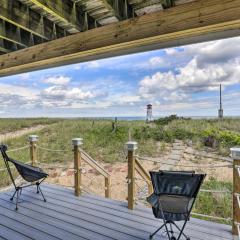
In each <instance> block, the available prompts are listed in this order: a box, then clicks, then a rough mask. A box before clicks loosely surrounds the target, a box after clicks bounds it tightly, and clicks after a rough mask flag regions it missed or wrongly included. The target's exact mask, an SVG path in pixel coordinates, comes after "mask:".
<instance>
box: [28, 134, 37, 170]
mask: <svg viewBox="0 0 240 240" xmlns="http://www.w3.org/2000/svg"><path fill="white" fill-rule="evenodd" d="M28 140H29V143H30V160H31V164H32V166H35V165H36V162H37V141H38V136H37V135H30V136H29V137H28Z"/></svg>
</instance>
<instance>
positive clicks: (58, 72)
mask: <svg viewBox="0 0 240 240" xmlns="http://www.w3.org/2000/svg"><path fill="white" fill-rule="evenodd" d="M239 53H240V38H232V39H226V40H219V41H213V42H206V43H201V44H194V45H188V46H182V47H178V48H171V49H164V50H157V51H151V52H144V53H139V54H133V55H127V56H121V57H115V58H108V59H103V60H98V61H92V62H86V63H79V64H74V65H68V66H63V67H58V68H52V69H46V70H41V71H35V72H30V73H24V74H20V75H15V76H10V77H4V78H0V102H1V103H0V104H1V110H0V117H40V116H48V117H99V116H100V117H112V116H113V117H114V116H119V117H120V116H145V115H146V104H148V103H152V105H153V115H154V116H155V117H157V116H165V115H170V114H178V115H179V116H216V115H217V109H218V104H219V99H218V94H219V84H220V83H221V84H222V85H223V101H224V113H225V115H229V116H234V115H235V116H236V115H240V113H239V106H240V91H239V90H240V54H239Z"/></svg>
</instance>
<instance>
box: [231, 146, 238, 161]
mask: <svg viewBox="0 0 240 240" xmlns="http://www.w3.org/2000/svg"><path fill="white" fill-rule="evenodd" d="M230 151H231V157H232V158H233V159H235V160H240V147H233V148H230Z"/></svg>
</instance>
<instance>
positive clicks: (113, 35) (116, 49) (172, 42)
mask: <svg viewBox="0 0 240 240" xmlns="http://www.w3.org/2000/svg"><path fill="white" fill-rule="evenodd" d="M239 35H240V1H239V0H197V1H195V2H190V3H186V4H183V5H179V6H176V7H173V8H170V9H166V10H164V11H159V12H155V13H151V14H146V15H144V16H140V17H135V18H133V19H128V20H125V21H121V22H118V23H114V24H110V25H107V26H103V27H100V28H95V29H92V30H89V31H86V32H80V33H76V34H74V35H70V36H67V37H63V38H60V39H57V40H53V41H50V42H46V43H42V44H39V45H36V46H33V47H29V48H26V49H23V50H18V51H16V52H11V53H7V54H4V55H1V56H0V76H7V75H12V74H17V73H23V72H27V71H33V70H37V69H44V68H49V67H56V66H61V65H65V64H71V63H77V62H83V61H89V60H93V59H100V58H105V57H112V56H118V55H122V54H128V53H135V52H140V51H146V50H153V49H160V48H165V47H172V46H179V45H183V44H190V43H195V42H202V41H207V40H214V39H220V38H227V37H234V36H239Z"/></svg>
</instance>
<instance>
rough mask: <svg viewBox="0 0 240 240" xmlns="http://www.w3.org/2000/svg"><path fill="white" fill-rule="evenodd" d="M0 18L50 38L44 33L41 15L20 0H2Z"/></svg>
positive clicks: (44, 37) (39, 35)
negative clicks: (11, 0) (11, 1)
mask: <svg viewBox="0 0 240 240" xmlns="http://www.w3.org/2000/svg"><path fill="white" fill-rule="evenodd" d="M0 19H2V20H4V21H5V22H8V23H10V24H12V25H14V26H16V27H18V28H20V29H22V30H25V31H28V32H30V33H32V34H34V35H36V36H38V37H40V38H43V39H45V40H49V39H48V37H47V36H46V35H45V34H44V26H43V23H42V19H41V16H40V15H39V14H36V13H33V12H32V10H31V9H29V8H28V7H27V6H23V4H21V3H20V2H17V1H14V2H13V3H12V4H10V2H9V0H1V2H0Z"/></svg>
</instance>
